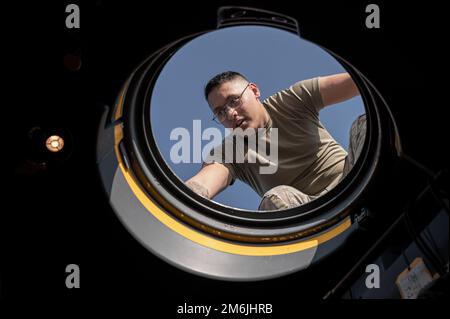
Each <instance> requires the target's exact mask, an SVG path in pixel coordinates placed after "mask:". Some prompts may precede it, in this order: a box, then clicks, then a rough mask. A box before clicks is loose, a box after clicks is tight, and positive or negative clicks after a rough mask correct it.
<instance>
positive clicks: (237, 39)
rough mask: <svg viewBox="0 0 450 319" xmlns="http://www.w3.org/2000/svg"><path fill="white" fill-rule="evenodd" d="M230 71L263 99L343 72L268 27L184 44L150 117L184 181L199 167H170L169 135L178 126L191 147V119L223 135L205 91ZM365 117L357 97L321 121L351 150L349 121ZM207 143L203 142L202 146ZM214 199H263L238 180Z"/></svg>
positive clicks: (159, 86)
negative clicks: (243, 78) (211, 81)
mask: <svg viewBox="0 0 450 319" xmlns="http://www.w3.org/2000/svg"><path fill="white" fill-rule="evenodd" d="M229 70H231V71H237V72H240V73H242V74H243V75H244V76H246V77H247V79H249V81H251V82H254V83H256V84H257V85H258V86H259V88H260V90H261V94H262V98H263V99H264V98H265V97H267V96H270V95H272V94H273V93H275V92H277V91H279V90H282V89H285V88H287V87H289V86H290V85H291V84H293V83H295V82H297V81H300V80H304V79H308V78H312V77H316V76H324V75H329V74H334V73H341V72H345V69H344V68H343V67H342V66H341V65H340V64H339V63H338V62H337V61H336V60H335V59H334V58H333V57H332V56H331V55H329V54H328V53H326V52H325V51H324V50H322V49H321V48H319V47H318V46H317V45H315V44H313V43H311V42H308V41H305V40H303V39H301V38H299V37H298V36H296V35H294V34H291V33H289V32H286V31H282V30H279V29H274V28H269V27H262V26H246V27H233V28H226V29H221V30H217V31H214V32H210V33H207V34H204V35H202V36H200V37H197V38H195V39H193V40H192V41H191V42H189V43H187V44H186V45H184V46H183V47H182V48H181V49H180V50H179V51H177V52H176V53H175V54H174V55H173V56H172V57H171V59H170V60H169V61H168V63H167V64H166V65H165V67H164V68H163V70H162V72H161V74H160V76H159V78H158V80H157V82H156V85H155V88H154V90H153V94H152V98H151V104H152V107H151V114H150V116H151V123H152V126H153V134H154V136H155V139H156V143H157V145H158V148H159V150H160V152H161V154H162V156H163V157H164V158H165V159H166V162H167V163H168V165H169V166H170V167H171V169H172V170H173V172H174V173H175V174H176V175H177V176H178V177H179V178H180V179H181V180H183V181H185V180H187V179H188V178H190V177H192V176H193V175H195V174H196V172H197V171H198V170H199V169H200V167H201V164H199V163H189V164H187V163H179V164H174V163H172V161H171V160H170V149H171V147H172V146H173V145H174V144H176V143H177V141H174V140H170V132H171V131H172V130H173V129H174V128H176V127H183V128H186V129H188V130H189V131H190V132H191V145H192V135H193V134H192V125H193V122H192V121H193V120H201V126H202V131H203V130H204V129H206V128H208V127H217V128H219V129H220V130H221V132H222V134H224V130H223V128H222V127H221V126H220V125H217V124H216V123H214V122H213V121H211V118H212V114H211V111H210V109H209V108H208V105H207V103H206V101H205V99H204V97H203V88H204V86H205V84H206V83H207V82H208V80H209V79H210V78H212V77H213V76H214V75H216V74H218V73H221V72H223V71H229ZM362 113H364V106H363V102H362V99H361V98H360V97H355V98H353V99H351V100H348V101H346V102H343V103H339V104H335V105H332V106H329V107H327V108H325V109H324V110H322V111H321V113H320V119H321V121H322V123H323V124H324V125H325V127H326V128H327V129H328V131H329V132H330V133H331V135H332V136H333V137H334V138H335V139H336V140H337V141H338V142H339V143H340V144H341V145H342V146H343V147H344V148H345V149H347V147H348V133H349V130H350V126H351V123H352V121H353V120H354V119H355V118H356V117H357V116H358V115H360V114H362ZM208 142H209V141H202V144H201V145H202V148H203V146H204V145H206V144H207V143H208ZM191 153H192V149H191ZM191 159H192V154H191ZM214 201H216V202H218V203H222V204H225V205H228V206H233V207H237V208H243V209H251V210H256V209H257V207H258V205H259V201H260V197H259V196H258V195H257V194H256V193H255V192H254V191H253V190H252V189H251V188H250V187H249V186H247V185H246V184H244V183H242V182H240V181H238V180H237V181H236V182H235V183H234V185H232V186H230V187H228V188H227V189H226V190H225V191H223V192H222V193H221V194H219V195H218V196H216V197H215V198H214Z"/></svg>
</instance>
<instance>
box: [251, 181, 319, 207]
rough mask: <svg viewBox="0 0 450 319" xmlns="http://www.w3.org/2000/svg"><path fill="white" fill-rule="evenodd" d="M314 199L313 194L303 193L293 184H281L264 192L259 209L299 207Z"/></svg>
mask: <svg viewBox="0 0 450 319" xmlns="http://www.w3.org/2000/svg"><path fill="white" fill-rule="evenodd" d="M312 199H313V198H312V197H311V196H309V195H306V194H304V193H302V192H301V191H299V190H298V189H296V188H294V187H292V186H287V185H279V186H276V187H274V188H271V189H270V190H268V191H267V192H266V193H265V194H264V196H263V198H262V200H261V203H260V204H259V208H258V210H276V209H287V208H292V207H297V206H300V205H302V204H305V203H307V202H310V201H311V200H312Z"/></svg>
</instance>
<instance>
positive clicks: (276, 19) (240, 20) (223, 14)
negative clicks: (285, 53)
mask: <svg viewBox="0 0 450 319" xmlns="http://www.w3.org/2000/svg"><path fill="white" fill-rule="evenodd" d="M238 25H265V26H272V27H276V28H280V29H284V30H287V31H290V32H293V33H295V34H297V35H298V36H300V30H299V27H298V22H297V20H296V19H294V18H291V17H289V16H286V15H283V14H279V13H276V12H272V11H267V10H262V9H256V8H249V7H231V6H227V7H220V8H219V10H218V11H217V29H220V28H224V27H230V26H238Z"/></svg>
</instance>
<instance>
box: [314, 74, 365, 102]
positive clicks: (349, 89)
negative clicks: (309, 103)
mask: <svg viewBox="0 0 450 319" xmlns="http://www.w3.org/2000/svg"><path fill="white" fill-rule="evenodd" d="M319 90H320V95H321V96H322V101H323V104H324V107H325V106H328V105H331V104H336V103H340V102H343V101H345V100H348V99H351V98H352V97H354V96H356V95H359V91H358V87H357V86H356V84H355V82H353V79H352V78H351V76H350V74H348V73H340V74H334V75H329V76H324V77H320V78H319Z"/></svg>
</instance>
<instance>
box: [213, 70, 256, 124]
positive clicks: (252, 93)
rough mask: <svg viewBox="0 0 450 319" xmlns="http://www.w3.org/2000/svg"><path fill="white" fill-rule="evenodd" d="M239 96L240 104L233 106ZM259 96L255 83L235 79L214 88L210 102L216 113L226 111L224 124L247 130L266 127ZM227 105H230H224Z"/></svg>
mask: <svg viewBox="0 0 450 319" xmlns="http://www.w3.org/2000/svg"><path fill="white" fill-rule="evenodd" d="M247 85H248V87H247ZM242 92H243V93H242ZM241 94H242V96H241ZM239 97H241V100H240V101H239V103H238V105H239V106H238V107H231V105H233V100H234V102H236V101H238V100H239ZM259 97H260V92H259V89H258V87H257V86H256V85H255V84H254V83H248V82H246V81H245V80H243V79H234V80H231V81H228V82H225V83H222V84H221V85H219V86H217V87H215V88H213V89H212V90H211V92H210V93H209V95H208V103H209V106H210V108H211V110H212V112H213V113H214V114H215V115H217V114H218V113H219V112H220V111H221V110H222V112H224V114H225V117H224V119H223V121H221V123H222V125H223V126H225V127H227V128H231V129H235V128H237V127H240V128H241V129H242V130H245V129H247V128H260V127H264V123H265V112H264V108H263V106H262V105H261V103H260V102H259V99H258V98H259ZM225 105H228V106H227V107H224V106H225Z"/></svg>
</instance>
